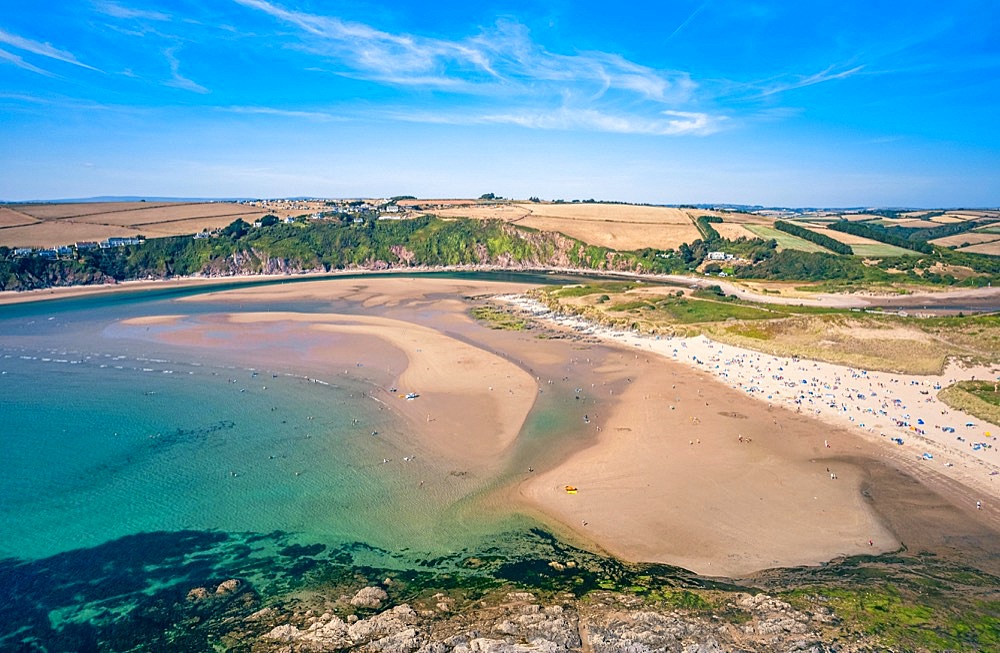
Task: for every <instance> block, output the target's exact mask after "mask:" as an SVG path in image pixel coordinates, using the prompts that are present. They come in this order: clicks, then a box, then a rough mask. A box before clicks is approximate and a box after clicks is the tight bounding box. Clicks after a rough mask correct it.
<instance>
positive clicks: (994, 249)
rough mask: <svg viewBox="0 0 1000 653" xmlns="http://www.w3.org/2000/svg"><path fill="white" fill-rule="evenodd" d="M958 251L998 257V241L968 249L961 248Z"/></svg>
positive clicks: (999, 253) (999, 243)
mask: <svg viewBox="0 0 1000 653" xmlns="http://www.w3.org/2000/svg"><path fill="white" fill-rule="evenodd" d="M958 251H960V252H972V253H973V254H989V255H990V256H1000V240H994V241H993V242H992V243H983V244H981V245H970V246H969V247H962V248H961V249H959V250H958Z"/></svg>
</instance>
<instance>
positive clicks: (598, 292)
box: [536, 283, 1000, 374]
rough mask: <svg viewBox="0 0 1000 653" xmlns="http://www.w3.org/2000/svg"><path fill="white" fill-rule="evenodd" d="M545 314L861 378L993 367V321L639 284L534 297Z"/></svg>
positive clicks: (997, 341) (998, 333)
mask: <svg viewBox="0 0 1000 653" xmlns="http://www.w3.org/2000/svg"><path fill="white" fill-rule="evenodd" d="M536 297H537V298H539V299H540V300H541V301H543V302H544V303H545V304H547V305H548V306H549V307H550V308H552V309H554V310H558V311H561V312H566V313H574V314H578V315H581V316H584V317H586V318H588V319H591V320H593V321H595V322H599V323H601V324H606V325H608V326H612V327H615V328H621V329H630V330H635V331H640V332H643V333H651V334H664V335H666V334H671V335H683V336H692V335H699V334H704V335H706V336H708V337H710V338H712V339H714V340H718V341H720V342H724V343H727V344H732V345H737V346H740V347H745V348H748V349H753V350H755V351H760V352H764V353H768V354H772V355H776V356H787V357H797V358H808V359H812V360H819V361H825V362H829V363H836V364H840V365H848V366H851V367H859V368H864V369H868V370H877V371H885V372H895V373H901V374H939V373H941V372H942V371H943V370H944V367H945V365H946V364H947V362H948V360H949V359H960V360H963V361H966V362H969V363H985V364H989V363H993V362H996V361H998V360H1000V317H998V316H995V315H986V316H974V317H939V318H916V317H903V316H899V315H888V314H880V313H868V312H864V311H856V310H847V309H833V308H819V307H808V306H786V305H780V304H761V303H753V302H744V301H740V300H737V299H736V298H735V297H732V296H725V295H724V294H723V293H722V292H721V290H718V288H709V289H705V290H698V291H693V292H692V291H688V290H684V291H682V290H677V289H676V288H667V287H663V286H652V285H647V284H641V283H633V284H622V283H617V284H587V285H582V286H569V287H563V288H547V289H543V290H540V291H537V293H536Z"/></svg>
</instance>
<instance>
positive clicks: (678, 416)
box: [137, 275, 1000, 576]
mask: <svg viewBox="0 0 1000 653" xmlns="http://www.w3.org/2000/svg"><path fill="white" fill-rule="evenodd" d="M255 278H256V277H255ZM331 278H335V277H330V276H329V275H323V276H321V277H317V278H316V281H321V282H323V283H301V284H295V285H294V286H281V285H268V286H258V287H247V288H237V289H227V290H224V291H220V292H217V293H211V294H205V295H197V296H191V297H187V298H184V299H183V300H182V301H181V302H178V305H180V306H183V302H199V301H212V302H219V301H220V300H221V301H226V302H232V303H240V302H252V301H258V302H262V303H263V302H267V301H270V300H276V299H280V300H282V301H283V302H289V303H290V302H294V301H310V302H316V301H320V302H324V301H329V302H330V309H329V311H326V312H319V313H309V314H300V313H295V314H287V313H286V314H281V313H260V312H258V313H254V314H246V313H225V312H223V313H219V314H212V315H213V317H212V318H211V320H209V321H208V322H206V323H205V324H207V325H208V326H207V327H206V326H205V324H202V325H201V326H199V324H198V323H197V322H195V323H193V324H191V323H186V322H185V319H184V318H183V317H179V316H178V311H177V310H171V311H170V314H169V315H167V316H165V319H164V320H162V321H161V322H160V323H159V326H162V327H163V328H164V330H163V332H164V333H174V334H179V335H177V336H176V337H172V339H169V340H168V341H169V342H171V343H172V344H180V345H184V346H190V347H196V346H208V345H209V344H212V345H217V343H215V342H214V341H212V340H211V339H204V338H202V335H199V334H198V329H199V328H201V329H203V330H204V329H207V328H209V327H210V328H211V329H223V330H226V331H227V332H228V333H232V334H235V333H238V334H240V338H241V339H242V341H241V342H239V343H236V344H231V345H228V346H233V347H236V350H235V351H237V352H238V353H241V352H243V351H248V352H253V351H257V352H258V353H259V352H262V351H263V352H270V353H268V354H267V355H268V356H270V357H271V359H272V360H279V359H280V360H281V362H282V363H283V364H285V365H289V366H296V365H301V366H303V367H304V368H305V369H307V370H308V369H311V368H315V367H319V368H323V369H327V370H329V371H330V372H334V371H337V370H338V368H336V367H333V366H340V365H351V366H353V365H355V361H371V363H367V362H366V364H369V365H383V366H382V367H381V368H380V369H379V375H380V376H381V377H384V378H385V379H386V382H387V384H388V383H390V382H391V383H394V384H396V387H397V392H396V393H389V392H388V390H387V389H386V391H385V394H384V395H383V394H381V393H373V397H372V398H374V399H377V400H379V401H382V402H383V403H385V404H386V405H387V407H388V408H389V409H390V410H392V411H393V412H394V413H396V414H397V415H398V416H399V417H400V419H401V420H402V421H403V422H404V423H405V424H406V430H407V431H408V432H409V435H410V436H412V437H413V438H415V440H414V441H415V442H417V443H420V446H421V449H420V451H419V454H420V456H421V457H423V456H425V455H428V456H436V457H439V458H441V459H445V460H448V461H453V462H454V469H456V470H466V469H468V470H471V471H472V473H473V475H474V476H475V477H476V478H477V479H478V480H480V481H483V482H485V483H486V485H487V486H489V485H490V481H489V479H490V478H493V479H496V482H497V483H499V485H498V486H497V489H496V490H495V491H493V492H492V494H491V495H490V496H488V497H486V499H485V501H486V504H487V505H489V504H490V502H492V504H493V506H495V507H498V509H501V510H507V511H515V512H516V511H524V512H527V513H528V514H533V515H538V514H542V515H544V517H543V519H544V521H545V522H547V523H550V524H553V523H554V524H557V525H558V527H559V529H560V530H562V531H564V532H565V531H569V532H572V533H573V534H575V536H576V537H578V538H579V539H581V540H583V541H585V542H590V543H593V544H595V545H596V546H597V547H599V548H601V549H603V550H604V551H607V552H609V553H611V554H612V555H615V556H619V557H622V558H625V559H627V560H632V561H643V562H662V563H667V564H673V565H678V566H683V567H686V568H688V569H691V570H693V571H695V572H697V573H702V574H705V575H710V576H744V575H748V574H752V573H754V572H756V571H759V570H762V569H766V568H771V567H787V566H796V565H818V564H823V563H825V562H828V561H829V560H831V559H835V558H837V557H840V556H844V555H867V554H874V553H878V552H884V551H894V550H897V549H898V548H900V546H901V545H902V544H903V543H904V542H912V541H913V540H912V537H916V535H914V532H915V531H916V529H917V528H918V526H912V525H911V526H906V527H905V528H910V529H911V531H906V532H899V531H898V530H897V529H893V528H889V526H888V522H887V520H886V518H885V516H884V514H882V513H880V512H879V511H878V510H876V509H875V507H874V506H873V504H872V502H871V501H870V500H869V499H868V498H867V497H866V494H865V493H866V491H867V488H868V487H869V485H870V484H871V481H872V476H871V473H870V471H869V469H868V467H867V466H866V464H867V463H865V462H864V461H879V460H889V461H890V462H891V463H892V464H893V465H894V466H896V467H898V468H902V469H904V470H905V471H906V472H907V473H908V474H910V475H911V476H912V477H913V478H918V479H921V482H927V483H930V484H931V485H934V483H935V481H934V474H931V473H930V472H931V471H933V472H934V473H935V474H937V473H941V474H943V473H944V472H948V471H952V470H954V471H959V470H961V469H964V468H963V467H961V466H960V465H959V464H957V463H956V464H955V466H954V467H953V468H941V469H936V468H935V469H933V470H931V469H930V468H928V467H927V466H926V465H923V466H921V463H919V462H918V461H908V460H906V459H905V458H904V457H901V456H900V455H897V453H896V450H894V449H892V447H890V445H889V444H888V443H886V442H884V441H879V440H877V439H875V438H877V437H878V436H875V438H872V437H866V435H865V433H864V432H863V429H860V428H856V427H855V428H851V426H852V425H851V424H850V423H848V424H847V425H846V426H845V425H842V424H839V423H836V424H835V423H832V422H823V421H820V419H817V418H818V417H819V418H822V417H823V416H822V415H809V414H796V413H795V412H794V409H793V410H789V409H788V408H787V407H786V406H784V405H783V404H781V403H779V402H778V401H774V400H771V401H767V400H764V401H754V400H750V399H748V397H753V398H756V399H761V398H762V396H760V393H758V392H756V391H754V392H747V391H746V388H740V387H736V388H734V387H730V385H731V384H730V383H727V380H726V379H724V378H720V377H718V376H717V375H713V373H712V371H711V368H710V366H709V365H707V364H701V365H699V364H698V363H692V362H691V359H689V360H687V361H683V360H674V359H673V357H672V356H671V355H670V354H672V350H670V351H667V350H655V348H654V345H657V343H659V345H662V346H664V347H665V346H667V344H668V343H670V345H671V346H677V345H678V343H680V342H681V339H674V340H673V341H666V340H661V341H656V340H653V339H650V338H641V337H639V336H635V335H634V334H627V333H614V332H610V331H608V330H603V331H602V329H601V328H600V327H596V326H594V325H587V324H583V325H580V329H581V330H579V331H574V329H575V326H574V325H571V324H567V323H562V324H556V325H554V326H557V327H558V328H559V329H561V330H562V331H563V333H568V334H571V336H572V335H573V334H574V333H575V334H580V333H583V334H584V335H585V338H583V339H578V338H576V337H567V338H552V339H542V338H539V337H537V336H536V335H535V334H532V333H531V332H504V331H491V330H490V329H487V328H485V327H484V326H482V325H478V324H477V323H475V322H474V321H473V320H472V319H471V318H470V317H469V316H468V315H467V312H468V309H469V301H468V297H469V296H486V295H490V296H492V295H499V294H502V293H511V292H515V293H516V292H523V291H524V290H525V289H527V288H528V287H531V284H521V285H518V284H512V283H510V282H492V281H482V280H477V281H468V280H458V279H445V278H440V279H413V278H408V277H406V276H403V275H365V276H364V277H361V278H357V277H356V278H352V279H344V280H343V283H332V284H331V283H326V282H327V281H328V280H330V279H331ZM220 281H221V282H232V279H231V278H224V279H222V280H220ZM156 287H160V286H156ZM346 305H349V306H350V307H353V308H351V310H349V311H347V312H344V311H343V310H340V309H341V308H343V307H344V306H346ZM182 310H183V309H181V312H182ZM200 319H201V318H200ZM145 320H146V321H145V322H142V321H140V322H139V323H137V326H139V325H142V324H149V323H150V321H154V322H155V318H148V317H147V318H145ZM275 327H281V328H278V329H275ZM185 330H186V334H185ZM296 333H308V334H309V335H308V337H307V338H305V340H307V341H308V343H309V345H308V346H305V345H303V349H302V350H301V351H297V352H293V353H294V354H295V356H298V358H295V357H294V356H292V357H289V356H290V354H289V352H290V350H288V351H286V350H284V349H281V348H282V347H291V346H292V345H291V344H290V343H289V339H288V335H289V334H296ZM241 347H242V348H243V349H241ZM275 347H277V349H275ZM698 347H701V349H697V348H698ZM720 347H721V346H720V345H718V344H714V345H710V343H707V342H695V341H694V340H692V341H691V342H690V343H688V344H687V346H686V347H683V349H685V350H687V349H688V348H690V352H688V353H689V354H693V355H695V356H696V357H697V359H698V360H700V361H704V362H706V363H708V362H713V361H711V358H712V357H720V356H721V357H724V358H728V357H730V356H735V355H736V353H734V352H731V351H730V349H735V348H729V349H726V350H722V349H720ZM255 348H256V349H255ZM696 349H697V353H694V352H695V350H696ZM723 351H725V352H726V353H725V356H723V353H722V352H723ZM744 352H745V353H746V355H748V356H755V357H763V355H760V354H757V353H756V352H746V350H744ZM389 359H391V360H392V361H396V362H393V363H392V364H391V365H388V367H386V366H385V364H383V363H382V362H380V361H385V360H389ZM403 360H405V369H404V363H402V362H400V361H403ZM809 363H810V364H811V361H810V362H809ZM390 368H391V369H390ZM484 370H488V371H489V374H490V376H489V378H487V377H486V376H484V375H483V371H484ZM336 373H339V371H337V372H336ZM344 373H345V374H347V373H348V369H344ZM823 373H824V374H825V373H826V372H823ZM819 375H820V372H815V373H813V376H816V378H819ZM810 378H811V377H810ZM749 380H750V379H748V380H747V381H746V382H749ZM729 381H732V379H730V380H729ZM753 381H755V382H757V384H758V385H759V383H760V380H757V379H753ZM588 386H589V387H588ZM406 392H416V393H419V394H420V395H421V396H420V397H418V398H416V399H415V400H413V401H407V400H405V398H401V397H399V396H398V395H399V394H404V393H406ZM543 393H544V397H545V398H546V399H547V400H552V397H553V396H560V397H562V399H564V400H565V401H564V402H563V404H561V405H563V406H564V407H565V411H566V412H567V413H570V414H571V415H573V417H572V420H573V422H574V423H575V426H573V427H572V428H571V431H572V433H570V437H566V438H563V439H560V440H558V441H555V442H554V444H553V445H552V446H548V447H547V445H546V444H544V443H543V444H539V445H534V446H536V447H539V448H546V447H547V450H546V451H545V453H544V455H540V454H539V455H537V460H538V461H539V462H538V463H533V461H534V460H536V458H535V457H532V456H536V454H538V452H537V450H536V451H535V452H534V453H531V451H529V452H528V453H524V449H523V448H524V447H526V446H527V445H526V444H525V443H523V442H520V441H519V438H517V435H518V434H519V433H523V431H524V429H525V424H526V419H527V418H528V415H529V414H530V413H532V411H533V406H534V405H535V403H536V401H537V400H538V397H539V396H540V395H541V394H543ZM920 396H922V395H920ZM574 397H575V398H574ZM706 403H707V404H708V405H705V404H706ZM768 403H770V404H772V405H771V406H768ZM671 406H673V408H672V409H671ZM484 430H486V431H489V433H488V434H486V435H485V436H483V437H482V438H481V439H480V440H478V441H473V440H470V439H469V437H470V435H472V434H482V433H483V432H484ZM741 437H742V438H743V440H742V441H741V439H740V438H741ZM824 440H826V441H829V442H830V443H831V446H830V447H826V446H825V445H824ZM470 443H471V444H472V445H475V446H470ZM899 449H900V450H906V451H907V452H908V453H913V451H912V450H911V449H910V448H909V447H900V448H899ZM993 451H994V452H995V451H996V450H995V449H994V450H993ZM935 461H936V462H941V463H944V460H942V459H940V458H939V457H938V456H935ZM522 465H523V467H524V469H521V468H520V466H522ZM528 465H532V466H533V467H534V468H535V469H534V471H532V472H527V471H526V468H527V467H528ZM828 468H829V469H830V470H832V471H827V469H828ZM925 468H926V469H925ZM831 473H833V474H835V475H836V478H831V477H830V474H831ZM942 478H944V480H946V481H950V480H955V483H954V484H953V485H949V486H947V487H945V485H944V484H941V483H938V484H937V485H936V486H935V487H938V488H940V489H941V492H942V493H943V494H944V495H946V496H948V497H950V498H951V499H950V504H949V505H947V506H943V507H934V509H933V511H932V513H931V514H932V517H933V518H938V517H939V516H941V515H942V514H945V513H947V515H952V516H954V515H955V514H957V512H956V511H958V512H961V511H963V510H965V512H968V510H966V508H968V506H967V505H965V504H967V503H968V502H969V501H970V500H971V498H972V496H973V495H972V494H970V490H969V489H968V488H967V487H966V485H964V483H967V479H964V478H963V477H960V476H954V475H952V476H947V475H944V476H942ZM959 481H960V483H959ZM435 482H438V483H448V482H451V481H450V480H449V479H447V478H444V479H436V480H435ZM893 482H895V481H893ZM570 484H572V485H575V486H577V487H578V490H579V491H578V493H577V494H575V495H570V494H567V493H566V492H565V490H564V488H565V485H570ZM890 494H891V493H890ZM993 496H995V495H993ZM508 499H512V500H514V504H512V503H511V502H510V501H508ZM518 503H519V504H521V505H526V506H527V508H525V509H523V510H522V509H521V508H520V507H519V506H518V505H516V504H518ZM985 503H986V504H987V505H986V506H985V508H986V509H985V510H983V511H981V514H976V513H975V512H973V514H971V515H966V517H967V518H969V519H973V520H980V521H983V520H986V522H987V523H988V524H992V526H991V528H993V529H994V531H995V530H1000V528H998V527H997V524H996V521H997V509H996V507H995V505H994V504H996V503H1000V502H997V501H993V500H987V501H986V502H985ZM956 505H962V506H963V507H962V508H956V507H955V506H956ZM891 508H892V506H889V509H891ZM934 511H936V512H934ZM942 511H944V512H942ZM947 515H946V516H947ZM990 520H992V521H990ZM584 522H586V523H584ZM949 523H950V522H949Z"/></svg>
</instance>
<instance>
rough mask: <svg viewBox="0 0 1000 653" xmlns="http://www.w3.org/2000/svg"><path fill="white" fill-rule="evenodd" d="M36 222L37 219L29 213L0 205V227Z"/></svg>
mask: <svg viewBox="0 0 1000 653" xmlns="http://www.w3.org/2000/svg"><path fill="white" fill-rule="evenodd" d="M36 222H38V220H37V219H36V218H33V217H31V216H30V215H27V214H25V213H20V212H18V211H14V210H12V209H8V208H4V207H0V228H3V227H19V226H23V225H27V224H35V223H36Z"/></svg>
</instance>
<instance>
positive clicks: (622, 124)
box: [481, 108, 725, 136]
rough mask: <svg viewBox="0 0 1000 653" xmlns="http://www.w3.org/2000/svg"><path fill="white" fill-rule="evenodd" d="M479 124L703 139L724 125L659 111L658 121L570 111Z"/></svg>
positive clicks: (490, 118) (702, 116) (506, 116)
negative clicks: (687, 136) (698, 137)
mask: <svg viewBox="0 0 1000 653" xmlns="http://www.w3.org/2000/svg"><path fill="white" fill-rule="evenodd" d="M481 120H482V121H483V122H494V123H508V124H514V125H520V126H522V127H528V128H531V129H561V130H568V129H586V130H594V131H602V132H612V133H617V134H646V135H651V136H681V135H693V136H705V135H708V134H713V133H715V132H717V131H719V130H720V129H722V127H723V123H724V122H725V118H724V117H718V116H712V115H710V114H707V113H699V112H691V111H663V112H661V114H660V116H659V117H654V118H644V117H641V116H635V115H631V114H612V113H606V112H603V111H599V110H595V109H570V108H562V109H559V110H558V111H540V112H521V113H517V112H514V113H500V114H492V115H485V116H482V117H481Z"/></svg>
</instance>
